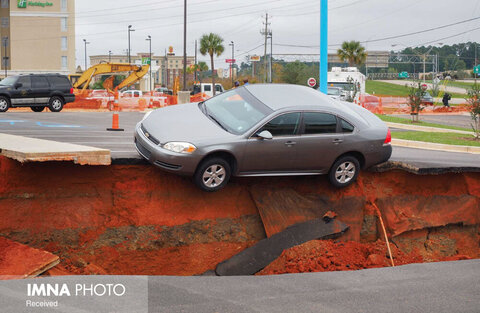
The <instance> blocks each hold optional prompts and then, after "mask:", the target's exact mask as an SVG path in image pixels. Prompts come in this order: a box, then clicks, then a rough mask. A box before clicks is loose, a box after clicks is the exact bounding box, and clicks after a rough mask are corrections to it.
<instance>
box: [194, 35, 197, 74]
mask: <svg viewBox="0 0 480 313" xmlns="http://www.w3.org/2000/svg"><path fill="white" fill-rule="evenodd" d="M194 76H195V78H194V80H195V83H196V82H197V40H195V74H194Z"/></svg>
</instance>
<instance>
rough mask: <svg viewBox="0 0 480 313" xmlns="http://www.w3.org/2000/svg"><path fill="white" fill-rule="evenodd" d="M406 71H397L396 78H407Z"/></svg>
mask: <svg viewBox="0 0 480 313" xmlns="http://www.w3.org/2000/svg"><path fill="white" fill-rule="evenodd" d="M408 77H409V76H408V73H407V72H401V73H398V78H408Z"/></svg>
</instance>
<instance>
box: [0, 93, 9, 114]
mask: <svg viewBox="0 0 480 313" xmlns="http://www.w3.org/2000/svg"><path fill="white" fill-rule="evenodd" d="M9 107H10V100H9V99H8V98H7V97H4V96H0V112H7V111H8V108H9Z"/></svg>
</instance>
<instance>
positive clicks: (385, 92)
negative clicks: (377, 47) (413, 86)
mask: <svg viewBox="0 0 480 313" xmlns="http://www.w3.org/2000/svg"><path fill="white" fill-rule="evenodd" d="M407 84H408V82H407V81H405V85H407ZM365 89H366V90H365V91H366V92H367V93H369V94H371V95H373V94H376V95H382V96H396V97H408V92H409V87H407V86H401V85H396V84H390V83H385V82H379V81H375V80H367V83H366V85H365ZM450 95H451V96H452V98H461V99H464V98H465V97H467V95H464V94H459V93H451V94H450Z"/></svg>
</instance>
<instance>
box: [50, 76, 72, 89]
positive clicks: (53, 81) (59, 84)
mask: <svg viewBox="0 0 480 313" xmlns="http://www.w3.org/2000/svg"><path fill="white" fill-rule="evenodd" d="M47 79H48V81H49V83H50V86H52V87H54V88H70V81H69V80H68V79H67V78H65V77H62V76H49V77H47Z"/></svg>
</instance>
